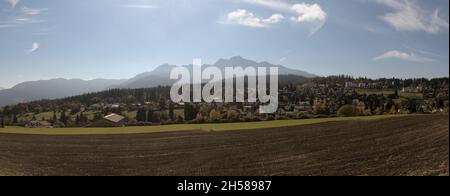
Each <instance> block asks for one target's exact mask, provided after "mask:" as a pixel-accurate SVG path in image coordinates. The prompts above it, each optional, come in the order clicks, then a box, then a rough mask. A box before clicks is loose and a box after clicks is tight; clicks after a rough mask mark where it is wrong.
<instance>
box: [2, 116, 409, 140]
mask: <svg viewBox="0 0 450 196" xmlns="http://www.w3.org/2000/svg"><path fill="white" fill-rule="evenodd" d="M401 116H405V115H381V116H361V117H345V118H343V117H342V118H340V117H339V118H320V119H302V120H277V121H261V122H242V123H216V124H178V125H161V126H139V127H118V128H24V127H6V128H0V133H14V134H37V135H101V134H138V133H157V132H171V131H194V130H201V131H206V132H208V131H232V130H252V129H265V128H277V127H289V126H300V125H310V124H318V123H326V122H336V121H348V120H376V119H384V118H394V117H401Z"/></svg>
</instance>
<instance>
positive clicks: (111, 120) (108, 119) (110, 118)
mask: <svg viewBox="0 0 450 196" xmlns="http://www.w3.org/2000/svg"><path fill="white" fill-rule="evenodd" d="M124 120H125V117H123V116H121V115H118V114H110V115H107V116H105V117H103V118H101V119H98V120H97V121H95V122H93V123H92V124H90V125H89V127H124V126H125V121H124Z"/></svg>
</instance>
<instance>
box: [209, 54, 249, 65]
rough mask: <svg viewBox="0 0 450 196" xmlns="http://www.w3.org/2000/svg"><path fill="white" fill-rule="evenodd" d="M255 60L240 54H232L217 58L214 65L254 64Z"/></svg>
mask: <svg viewBox="0 0 450 196" xmlns="http://www.w3.org/2000/svg"><path fill="white" fill-rule="evenodd" d="M256 64H257V63H256V62H255V61H252V60H248V59H245V58H243V57H241V56H234V57H231V58H230V59H219V60H218V61H217V62H216V63H215V64H214V65H215V66H218V67H225V66H244V67H247V66H256Z"/></svg>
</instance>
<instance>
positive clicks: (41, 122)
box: [25, 120, 53, 128]
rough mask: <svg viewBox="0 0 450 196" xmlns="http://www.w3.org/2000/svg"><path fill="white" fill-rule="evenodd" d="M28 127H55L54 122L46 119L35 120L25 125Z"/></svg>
mask: <svg viewBox="0 0 450 196" xmlns="http://www.w3.org/2000/svg"><path fill="white" fill-rule="evenodd" d="M25 127H26V128H53V126H52V124H51V123H49V122H48V121H46V120H34V121H30V122H28V123H27V124H26V125H25Z"/></svg>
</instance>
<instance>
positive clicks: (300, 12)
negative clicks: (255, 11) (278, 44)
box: [242, 0, 327, 35]
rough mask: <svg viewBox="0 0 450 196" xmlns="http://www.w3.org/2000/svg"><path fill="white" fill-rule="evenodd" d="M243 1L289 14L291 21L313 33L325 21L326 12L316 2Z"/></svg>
mask: <svg viewBox="0 0 450 196" xmlns="http://www.w3.org/2000/svg"><path fill="white" fill-rule="evenodd" d="M242 1H243V2H246V3H250V4H255V5H260V6H264V7H267V8H270V9H273V10H278V11H282V12H284V13H286V14H290V15H291V17H290V19H291V21H292V22H294V23H297V24H304V25H305V26H306V27H307V28H308V29H309V32H310V35H313V34H314V33H316V32H317V31H318V30H320V29H321V28H322V27H323V25H325V23H326V21H327V13H326V12H325V11H324V10H323V9H322V7H321V6H320V5H319V4H317V3H314V4H308V3H296V4H290V3H287V2H284V1H276V0H242Z"/></svg>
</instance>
